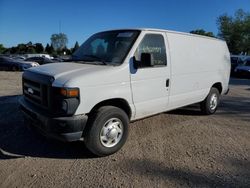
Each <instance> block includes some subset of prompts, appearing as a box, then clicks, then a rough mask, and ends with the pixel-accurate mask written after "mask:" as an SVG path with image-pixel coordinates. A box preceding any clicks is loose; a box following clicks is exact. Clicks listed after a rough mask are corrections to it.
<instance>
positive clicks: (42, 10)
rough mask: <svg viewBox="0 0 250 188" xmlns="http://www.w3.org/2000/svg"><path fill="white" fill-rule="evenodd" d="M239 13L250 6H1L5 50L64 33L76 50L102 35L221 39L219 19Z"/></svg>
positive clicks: (236, 1)
mask: <svg viewBox="0 0 250 188" xmlns="http://www.w3.org/2000/svg"><path fill="white" fill-rule="evenodd" d="M239 8H242V9H243V10H245V11H248V12H249V11H250V0H209V1H208V0H207V1H204V0H151V1H146V0H145V1H143V0H124V1H119V0H107V1H104V0H102V1H96V0H92V1H88V2H86V1H84V0H68V1H63V0H61V1H60V0H0V44H3V45H4V46H5V47H11V46H15V45H17V44H19V43H27V42H29V41H32V42H33V43H36V42H41V43H43V44H44V45H46V43H50V37H51V34H53V33H59V32H60V31H61V32H63V33H65V34H66V35H67V36H68V39H69V43H68V47H73V45H74V44H75V42H76V41H78V42H79V43H82V42H83V41H84V40H85V39H86V38H87V37H89V36H90V35H91V34H93V33H95V32H98V31H102V30H108V29H114V28H134V27H150V28H161V29H169V30H176V31H183V32H189V31H191V30H194V29H199V28H202V29H204V30H206V31H212V32H214V34H217V32H218V30H217V25H216V18H217V17H218V16H219V15H221V14H223V13H228V14H229V15H233V14H234V12H235V10H237V9H239ZM60 23H61V24H60ZM60 25H61V27H60Z"/></svg>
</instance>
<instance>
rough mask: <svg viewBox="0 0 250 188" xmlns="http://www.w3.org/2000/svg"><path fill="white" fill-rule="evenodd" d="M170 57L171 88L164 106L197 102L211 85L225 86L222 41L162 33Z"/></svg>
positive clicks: (227, 60) (226, 74)
mask: <svg viewBox="0 0 250 188" xmlns="http://www.w3.org/2000/svg"><path fill="white" fill-rule="evenodd" d="M166 35H167V38H168V42H169V48H170V59H171V82H170V83H171V88H170V98H169V106H168V109H173V108H178V107H181V106H185V105H188V104H192V103H196V102H200V101H202V100H204V99H205V98H206V96H207V95H208V93H209V90H210V88H211V86H212V85H213V84H214V83H217V82H220V83H221V84H222V87H223V91H222V93H225V92H226V90H227V89H228V82H229V75H230V56H229V52H228V48H227V45H226V43H225V42H224V41H221V40H217V39H213V38H211V39H210V38H208V37H201V36H196V35H185V34H179V33H171V32H167V33H166Z"/></svg>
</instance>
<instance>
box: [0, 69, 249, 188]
mask: <svg viewBox="0 0 250 188" xmlns="http://www.w3.org/2000/svg"><path fill="white" fill-rule="evenodd" d="M230 87H231V90H230V93H229V95H227V96H225V97H223V100H222V103H221V105H220V108H219V110H218V111H217V113H216V114H215V115H212V116H203V115H201V114H200V112H199V110H198V108H197V107H196V106H189V107H186V108H183V109H179V110H175V111H171V112H167V113H163V114H160V115H157V116H154V117H151V118H147V119H144V120H141V121H137V122H134V123H132V124H131V127H130V135H129V138H128V141H127V143H126V144H125V146H124V147H123V149H122V150H120V151H119V152H118V153H116V154H114V155H111V156H108V157H103V158H95V157H94V156H93V155H91V154H90V153H89V152H88V151H87V149H86V148H85V147H84V145H83V143H82V142H74V143H61V142H57V141H54V140H49V139H46V138H44V137H42V136H40V135H38V134H36V133H34V132H32V131H30V130H29V129H28V128H27V127H26V126H25V125H24V122H23V119H22V116H21V114H20V112H19V110H18V103H17V100H18V98H19V96H20V94H21V73H15V72H0V187H1V188H2V187H3V188H4V187H250V80H244V79H242V80H241V79H232V80H231V86H230Z"/></svg>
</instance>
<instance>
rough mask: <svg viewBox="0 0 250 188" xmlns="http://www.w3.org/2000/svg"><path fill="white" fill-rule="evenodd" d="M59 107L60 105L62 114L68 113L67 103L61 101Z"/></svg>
mask: <svg viewBox="0 0 250 188" xmlns="http://www.w3.org/2000/svg"><path fill="white" fill-rule="evenodd" d="M61 105H62V106H61V108H62V110H63V111H64V112H67V111H68V103H67V101H65V100H63V101H62V104H61Z"/></svg>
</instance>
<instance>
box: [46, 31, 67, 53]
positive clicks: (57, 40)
mask: <svg viewBox="0 0 250 188" xmlns="http://www.w3.org/2000/svg"><path fill="white" fill-rule="evenodd" d="M50 40H51V45H52V46H53V48H54V49H55V50H56V51H61V50H62V49H63V48H65V47H66V45H67V43H68V37H67V35H66V34H64V33H59V34H52V35H51V38H50Z"/></svg>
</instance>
